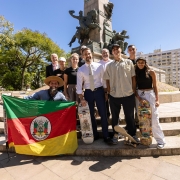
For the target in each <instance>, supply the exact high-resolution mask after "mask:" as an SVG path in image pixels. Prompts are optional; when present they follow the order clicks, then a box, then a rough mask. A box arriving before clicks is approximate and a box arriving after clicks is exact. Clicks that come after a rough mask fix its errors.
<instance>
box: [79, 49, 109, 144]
mask: <svg viewBox="0 0 180 180" xmlns="http://www.w3.org/2000/svg"><path fill="white" fill-rule="evenodd" d="M82 54H83V57H84V60H85V64H84V65H83V66H81V67H80V68H79V69H78V72H77V94H78V95H79V98H80V102H81V104H82V105H83V106H85V105H86V103H88V105H89V109H90V115H91V121H92V127H93V134H94V140H97V139H98V138H99V135H98V132H97V124H96V119H95V117H94V105H95V103H96V106H97V109H98V112H99V114H100V117H101V126H102V133H103V138H104V142H105V143H109V141H110V140H111V139H110V138H109V133H108V122H107V114H106V104H105V92H104V88H103V79H102V78H103V73H104V68H103V66H102V65H101V64H99V63H96V62H93V59H92V52H91V50H90V49H89V48H85V49H83V51H82ZM82 86H83V87H84V89H85V92H84V96H83V90H82Z"/></svg>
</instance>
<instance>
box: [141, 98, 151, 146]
mask: <svg viewBox="0 0 180 180" xmlns="http://www.w3.org/2000/svg"><path fill="white" fill-rule="evenodd" d="M138 119H139V130H140V133H141V137H140V142H141V144H143V145H145V146H149V145H151V144H152V123H151V107H150V104H149V102H148V101H147V100H145V101H144V103H139V106H138Z"/></svg>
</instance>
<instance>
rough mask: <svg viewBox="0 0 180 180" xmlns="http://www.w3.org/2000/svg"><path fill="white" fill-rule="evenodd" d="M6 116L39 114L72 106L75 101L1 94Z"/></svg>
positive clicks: (17, 116)
mask: <svg viewBox="0 0 180 180" xmlns="http://www.w3.org/2000/svg"><path fill="white" fill-rule="evenodd" d="M2 99H3V101H4V108H5V109H6V113H7V118H10V119H12V118H23V117H31V116H40V115H42V114H47V113H51V112H55V111H58V110H62V109H65V108H68V107H70V106H74V105H75V102H68V101H43V100H27V99H19V98H15V97H11V96H5V95H2Z"/></svg>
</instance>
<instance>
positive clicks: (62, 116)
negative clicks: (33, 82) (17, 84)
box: [2, 95, 78, 156]
mask: <svg viewBox="0 0 180 180" xmlns="http://www.w3.org/2000/svg"><path fill="white" fill-rule="evenodd" d="M2 98H3V101H4V109H5V111H6V115H7V128H8V129H7V133H8V144H9V147H14V148H15V151H16V153H19V154H27V155H35V156H53V155H59V154H72V153H74V151H75V150H76V149H77V147H78V144H77V134H76V106H75V102H63V101H42V100H41V101H39V100H26V99H19V98H15V97H10V96H5V95H2Z"/></svg>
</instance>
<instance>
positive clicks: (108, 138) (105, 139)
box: [104, 137, 112, 145]
mask: <svg viewBox="0 0 180 180" xmlns="http://www.w3.org/2000/svg"><path fill="white" fill-rule="evenodd" d="M104 142H105V143H106V144H108V145H111V144H112V140H111V138H110V137H107V138H104Z"/></svg>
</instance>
